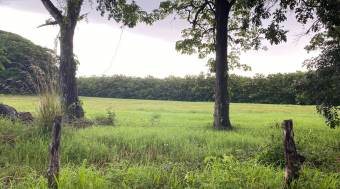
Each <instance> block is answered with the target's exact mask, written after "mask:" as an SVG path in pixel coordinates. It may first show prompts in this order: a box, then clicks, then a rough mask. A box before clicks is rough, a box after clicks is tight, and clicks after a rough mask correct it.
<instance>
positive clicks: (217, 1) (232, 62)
mask: <svg viewBox="0 0 340 189" xmlns="http://www.w3.org/2000/svg"><path fill="white" fill-rule="evenodd" d="M276 3H277V1H272V0H169V1H166V2H163V3H162V4H161V6H160V13H161V14H172V13H174V12H175V13H177V14H178V15H180V16H181V17H182V18H184V19H187V20H188V22H189V23H190V24H191V27H189V28H187V29H184V30H183V31H182V37H183V38H184V39H183V40H180V41H178V42H177V44H176V49H177V50H179V51H181V52H182V53H186V54H193V53H198V54H199V57H200V58H204V57H207V56H208V57H209V56H210V55H211V54H212V53H215V58H212V59H210V61H209V64H210V65H211V67H212V70H213V71H214V72H215V73H216V74H215V75H216V82H215V108H214V127H215V128H216V129H231V128H232V125H231V122H230V118H229V103H230V95H229V86H228V80H229V73H228V71H229V69H230V68H233V67H235V66H238V67H239V66H242V65H240V64H239V62H238V56H237V55H238V53H239V52H240V51H241V50H250V49H256V50H257V49H259V48H261V47H262V45H261V42H262V40H263V39H268V40H269V41H270V42H271V43H272V44H278V43H280V42H281V41H286V33H287V32H286V31H285V30H283V29H282V27H281V23H282V22H284V21H285V20H286V19H287V17H286V16H285V12H284V11H283V10H281V9H279V8H276V7H275V5H276ZM265 19H267V20H269V21H268V23H266V24H263V20H265ZM228 47H229V48H228Z"/></svg>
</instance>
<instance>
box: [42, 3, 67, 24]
mask: <svg viewBox="0 0 340 189" xmlns="http://www.w3.org/2000/svg"><path fill="white" fill-rule="evenodd" d="M41 2H42V3H43V5H44V7H45V8H46V9H47V11H48V12H49V13H50V15H51V16H52V17H53V18H54V20H55V21H56V22H57V23H58V24H61V23H62V21H63V15H62V14H61V11H60V10H59V9H58V8H57V7H55V6H54V5H53V3H52V2H51V1H50V0H41Z"/></svg>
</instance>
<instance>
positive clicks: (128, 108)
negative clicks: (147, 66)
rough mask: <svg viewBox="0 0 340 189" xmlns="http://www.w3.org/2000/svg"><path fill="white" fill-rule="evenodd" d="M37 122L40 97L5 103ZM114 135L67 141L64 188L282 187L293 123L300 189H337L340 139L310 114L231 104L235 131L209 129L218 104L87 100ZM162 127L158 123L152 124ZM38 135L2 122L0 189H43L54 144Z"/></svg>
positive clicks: (102, 131) (91, 132)
mask: <svg viewBox="0 0 340 189" xmlns="http://www.w3.org/2000/svg"><path fill="white" fill-rule="evenodd" d="M0 98H1V101H3V102H4V103H7V104H9V105H12V106H14V107H16V108H18V109H19V110H20V111H21V110H22V111H33V112H34V114H35V115H38V111H36V110H37V106H38V104H39V103H38V99H37V98H36V97H19V96H0ZM82 100H83V102H84V106H85V110H86V112H87V115H88V117H90V118H95V117H97V116H104V115H105V114H106V113H107V109H110V110H112V111H114V112H115V114H116V125H115V126H114V127H102V126H94V127H90V128H85V129H75V128H72V127H68V126H65V127H64V128H63V133H62V141H61V143H62V146H61V149H62V154H61V158H62V159H61V160H62V161H61V166H62V171H61V176H60V180H59V185H60V187H61V188H282V187H283V172H284V171H283V168H282V164H283V153H282V131H281V129H280V128H279V127H276V126H275V125H276V124H277V123H278V122H280V121H282V120H283V119H288V118H292V119H293V120H294V123H295V127H294V129H295V138H296V143H297V146H298V150H299V152H300V153H302V154H303V155H304V156H305V157H306V162H305V164H304V166H303V169H302V173H301V177H300V179H299V180H298V181H297V182H296V183H295V184H294V187H295V188H340V174H339V173H340V163H339V157H340V139H339V136H340V130H339V129H336V130H331V129H329V128H328V127H326V126H325V125H324V123H323V120H322V118H321V117H319V116H318V115H317V114H316V113H315V110H314V107H312V106H291V105H263V104H232V106H231V108H232V115H231V116H232V121H233V124H234V126H235V129H234V130H233V131H230V132H221V131H215V130H213V129H212V127H211V125H212V124H211V122H212V121H211V120H212V104H211V103H191V102H171V101H169V102H167V101H144V100H120V99H101V98H82ZM155 120H156V121H155ZM49 142H50V138H49V137H48V136H46V135H41V133H40V131H39V128H38V127H37V126H31V127H29V126H25V125H21V124H19V123H12V122H11V121H7V120H0V188H46V186H47V182H46V179H45V178H44V176H45V174H46V170H47V159H48V156H47V154H48V144H49Z"/></svg>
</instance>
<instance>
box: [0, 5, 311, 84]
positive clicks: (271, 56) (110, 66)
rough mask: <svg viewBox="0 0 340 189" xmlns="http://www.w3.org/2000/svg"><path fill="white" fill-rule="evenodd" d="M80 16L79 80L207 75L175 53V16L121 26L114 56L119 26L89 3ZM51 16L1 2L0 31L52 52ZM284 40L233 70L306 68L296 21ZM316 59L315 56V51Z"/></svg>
mask: <svg viewBox="0 0 340 189" xmlns="http://www.w3.org/2000/svg"><path fill="white" fill-rule="evenodd" d="M137 2H139V3H141V6H142V7H143V8H146V9H153V8H156V7H157V6H158V2H159V0H154V1H151V0H144V1H143V0H139V1H137ZM83 12H90V16H89V18H88V22H81V23H79V24H78V26H77V29H76V34H75V53H76V55H77V56H78V58H79V60H80V63H81V64H80V66H79V70H78V73H77V74H78V76H89V75H102V74H104V73H105V74H106V75H113V74H124V75H130V76H147V75H152V76H155V77H166V76H169V75H175V76H184V75H193V74H199V73H200V72H204V73H206V72H208V68H207V67H206V66H205V65H206V60H200V59H198V58H197V56H196V55H192V56H188V55H181V54H180V53H178V52H176V51H175V42H176V41H177V40H178V39H180V32H181V30H182V29H183V28H185V27H186V25H187V24H186V22H185V21H184V20H179V19H176V20H174V19H173V17H171V18H168V19H166V20H164V21H160V22H158V23H156V24H154V25H153V26H146V25H138V26H137V27H136V28H133V29H127V28H125V29H124V31H123V35H122V40H121V43H120V45H119V48H118V51H117V56H116V57H115V58H114V60H112V59H113V57H114V54H115V53H114V52H115V49H116V47H117V45H118V39H119V36H120V32H121V29H120V26H119V25H118V24H115V23H114V22H113V21H107V20H106V19H105V18H102V17H100V16H99V14H98V13H97V12H96V11H95V10H93V9H92V10H91V9H90V6H89V5H86V7H85V8H84V9H83ZM47 18H49V15H48V13H47V11H46V10H45V9H44V7H43V6H42V4H41V2H40V0H0V30H5V31H10V32H13V33H17V34H19V35H22V36H24V37H26V38H28V39H30V40H31V41H33V42H34V43H36V44H38V45H42V46H45V47H48V48H54V39H55V38H56V35H57V33H58V27H53V26H52V27H44V28H40V29H38V28H37V26H38V25H40V24H42V23H44V21H45V20H46V19H47ZM288 29H289V30H290V34H289V36H288V42H287V43H285V44H281V45H278V46H268V48H269V50H267V51H250V52H246V53H242V55H241V63H245V64H248V65H250V66H251V67H252V71H250V72H242V71H233V72H234V73H237V74H242V75H249V76H252V75H254V74H256V73H261V74H265V75H266V74H270V73H278V72H294V71H297V70H304V68H302V63H303V60H305V59H306V58H309V57H311V56H312V55H313V54H307V52H306V51H305V50H304V49H303V47H304V46H305V45H306V43H307V42H308V40H309V37H297V36H298V35H299V34H301V33H302V31H303V27H301V26H300V25H299V24H297V23H296V22H295V21H294V19H290V20H289V22H288ZM314 55H315V53H314Z"/></svg>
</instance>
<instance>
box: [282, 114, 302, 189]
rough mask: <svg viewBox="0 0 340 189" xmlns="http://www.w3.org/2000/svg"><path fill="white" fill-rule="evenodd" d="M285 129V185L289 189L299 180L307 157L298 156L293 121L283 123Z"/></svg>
mask: <svg viewBox="0 0 340 189" xmlns="http://www.w3.org/2000/svg"><path fill="white" fill-rule="evenodd" d="M282 127H283V138H284V140H283V143H284V154H285V161H286V168H285V184H286V185H287V186H288V187H289V186H290V184H291V182H292V181H293V180H295V179H298V178H299V171H300V168H301V165H302V163H303V162H304V161H305V157H303V156H302V155H300V154H298V152H297V151H296V147H295V142H294V132H293V121H292V120H285V121H283V123H282Z"/></svg>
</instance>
